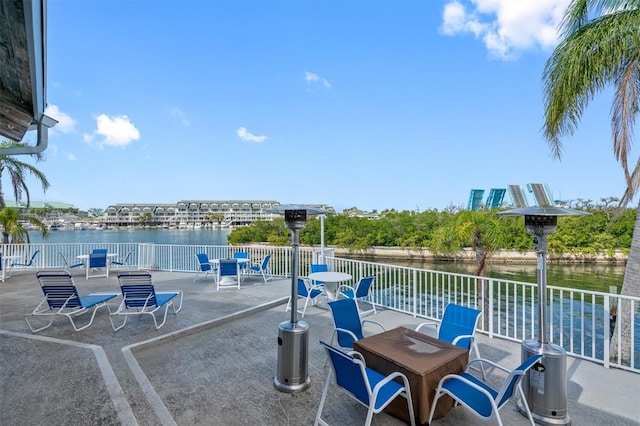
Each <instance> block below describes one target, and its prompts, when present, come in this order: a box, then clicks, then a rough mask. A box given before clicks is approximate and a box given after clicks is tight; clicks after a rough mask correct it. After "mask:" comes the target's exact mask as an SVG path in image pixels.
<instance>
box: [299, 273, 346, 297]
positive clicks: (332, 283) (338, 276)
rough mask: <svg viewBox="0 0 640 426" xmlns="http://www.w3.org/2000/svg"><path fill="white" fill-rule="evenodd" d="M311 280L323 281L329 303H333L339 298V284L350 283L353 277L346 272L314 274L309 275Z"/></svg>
mask: <svg viewBox="0 0 640 426" xmlns="http://www.w3.org/2000/svg"><path fill="white" fill-rule="evenodd" d="M309 279H310V280H312V281H323V282H324V292H325V295H326V297H327V301H332V300H336V299H337V298H338V294H337V293H338V284H339V283H341V282H344V281H350V280H351V279H353V277H352V276H351V274H347V273H346V272H312V273H310V274H309Z"/></svg>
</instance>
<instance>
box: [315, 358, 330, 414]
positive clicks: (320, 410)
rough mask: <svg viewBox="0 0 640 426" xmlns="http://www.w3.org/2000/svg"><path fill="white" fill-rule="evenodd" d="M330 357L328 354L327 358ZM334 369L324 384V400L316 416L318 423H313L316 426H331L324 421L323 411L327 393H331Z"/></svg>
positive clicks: (321, 400)
mask: <svg viewBox="0 0 640 426" xmlns="http://www.w3.org/2000/svg"><path fill="white" fill-rule="evenodd" d="M328 356H329V355H328V354H327V357H328ZM331 370H332V369H331V368H330V369H329V374H328V375H327V380H326V381H325V384H324V390H323V391H322V398H320V406H318V413H317V414H316V421H315V422H314V423H313V425H314V426H318V425H323V426H329V425H328V424H327V422H325V421H324V420H322V409H323V408H324V403H325V402H326V401H327V393H328V392H329V385H330V384H331V372H332V371H331Z"/></svg>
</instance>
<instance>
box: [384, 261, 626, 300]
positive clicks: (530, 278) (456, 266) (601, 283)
mask: <svg viewBox="0 0 640 426" xmlns="http://www.w3.org/2000/svg"><path fill="white" fill-rule="evenodd" d="M376 262H378V263H387V264H390V265H399V266H408V267H411V268H420V269H432V270H436V271H444V272H456V273H461V274H473V273H474V270H475V265H474V264H472V263H462V262H422V261H416V260H411V261H403V260H397V259H394V260H390V259H385V260H384V261H382V260H378V261H376ZM489 276H491V277H493V278H503V279H507V280H513V281H522V282H528V283H535V282H536V265H535V264H493V265H491V266H490V268H489ZM623 280H624V266H623V265H609V264H604V265H603V264H597V265H596V264H571V265H566V264H556V263H547V285H549V286H557V287H567V288H576V289H581V290H590V291H600V292H603V293H610V292H611V289H610V287H615V289H616V293H620V290H621V289H622V282H623Z"/></svg>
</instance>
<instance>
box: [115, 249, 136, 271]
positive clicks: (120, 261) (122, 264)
mask: <svg viewBox="0 0 640 426" xmlns="http://www.w3.org/2000/svg"><path fill="white" fill-rule="evenodd" d="M131 256H133V250H129V251H128V252H127V254H126V255H125V256H124V258H122V257H119V258H117V259H116V260H112V261H111V266H115V267H116V268H118V269H131V265H130V263H129V262H131Z"/></svg>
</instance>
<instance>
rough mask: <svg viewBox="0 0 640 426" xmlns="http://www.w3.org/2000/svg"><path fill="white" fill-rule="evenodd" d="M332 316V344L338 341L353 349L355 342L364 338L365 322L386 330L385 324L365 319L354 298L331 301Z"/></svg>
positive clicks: (343, 346)
mask: <svg viewBox="0 0 640 426" xmlns="http://www.w3.org/2000/svg"><path fill="white" fill-rule="evenodd" d="M328 305H329V309H330V310H331V317H332V318H333V325H334V330H333V335H332V337H331V344H332V345H333V344H335V343H336V342H337V344H338V346H340V347H341V348H345V349H353V342H355V341H356V340H360V339H363V338H364V325H365V323H371V324H375V325H376V326H378V327H380V329H381V331H385V328H384V326H383V325H382V324H381V323H379V322H378V321H373V320H363V319H361V318H360V312H359V311H358V307H357V306H356V301H355V300H354V299H340V300H335V301H333V302H329V303H328Z"/></svg>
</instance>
